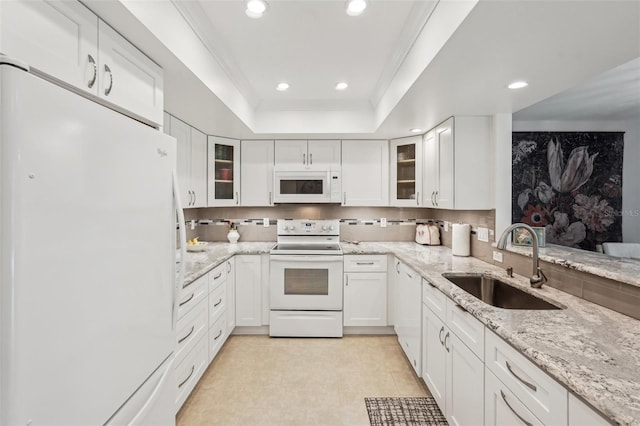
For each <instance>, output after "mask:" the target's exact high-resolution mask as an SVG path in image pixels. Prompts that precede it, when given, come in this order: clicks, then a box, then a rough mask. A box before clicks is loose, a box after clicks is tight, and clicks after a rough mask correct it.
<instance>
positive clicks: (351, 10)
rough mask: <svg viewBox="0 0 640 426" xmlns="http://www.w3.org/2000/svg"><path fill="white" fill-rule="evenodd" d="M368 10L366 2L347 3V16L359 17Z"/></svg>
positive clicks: (353, 1)
mask: <svg viewBox="0 0 640 426" xmlns="http://www.w3.org/2000/svg"><path fill="white" fill-rule="evenodd" d="M366 8H367V2H366V0H349V1H347V15H349V16H358V15H360V14H361V13H362V12H364V10H365V9H366Z"/></svg>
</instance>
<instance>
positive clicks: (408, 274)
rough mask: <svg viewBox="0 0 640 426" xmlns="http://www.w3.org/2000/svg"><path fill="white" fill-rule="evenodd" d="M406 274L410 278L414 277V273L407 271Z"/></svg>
mask: <svg viewBox="0 0 640 426" xmlns="http://www.w3.org/2000/svg"><path fill="white" fill-rule="evenodd" d="M405 274H407V276H408V277H409V278H411V279H413V275H411V274H410V273H408V272H405Z"/></svg>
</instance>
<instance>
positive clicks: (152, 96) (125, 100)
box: [98, 21, 164, 124]
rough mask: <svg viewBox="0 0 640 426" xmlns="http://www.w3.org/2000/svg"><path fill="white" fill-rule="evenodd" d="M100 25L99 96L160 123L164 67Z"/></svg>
mask: <svg viewBox="0 0 640 426" xmlns="http://www.w3.org/2000/svg"><path fill="white" fill-rule="evenodd" d="M98 28H99V33H98V34H99V39H98V42H99V47H100V55H99V59H98V96H100V97H102V98H104V99H106V100H108V101H109V102H111V103H114V104H116V105H117V106H120V107H122V108H124V109H126V110H128V111H131V112H133V113H135V114H137V115H140V116H141V117H142V118H146V119H148V120H151V121H152V122H153V123H156V124H161V123H162V110H163V106H164V96H163V87H164V79H163V74H162V69H161V68H160V67H159V66H158V65H156V64H155V63H154V62H153V61H152V60H151V59H149V58H147V57H146V56H145V55H144V54H142V52H140V51H139V50H138V49H136V48H135V46H133V45H132V44H131V43H129V42H128V41H127V40H126V39H125V38H124V37H122V36H121V35H120V34H118V33H117V32H115V30H114V29H113V28H111V27H110V26H108V25H107V24H105V23H104V22H102V21H99V23H98Z"/></svg>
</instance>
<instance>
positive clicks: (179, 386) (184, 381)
mask: <svg viewBox="0 0 640 426" xmlns="http://www.w3.org/2000/svg"><path fill="white" fill-rule="evenodd" d="M195 370H196V366H195V365H192V366H191V372H190V373H189V375H188V376H187V378H186V379H184V380H183V381H182V382H180V384H179V385H178V389H180V388H181V387H183V386H184V384H185V383H187V382H188V381H189V379H190V378H191V376H192V375H193V372H194V371H195Z"/></svg>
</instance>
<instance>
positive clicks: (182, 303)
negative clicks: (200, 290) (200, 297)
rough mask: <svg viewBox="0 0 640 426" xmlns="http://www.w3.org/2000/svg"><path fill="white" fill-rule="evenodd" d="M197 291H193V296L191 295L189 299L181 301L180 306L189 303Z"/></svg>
mask: <svg viewBox="0 0 640 426" xmlns="http://www.w3.org/2000/svg"><path fill="white" fill-rule="evenodd" d="M195 295H196V294H195V293H191V296H189V298H188V299H187V300H185V301H184V302H180V306H182V305H184V304H186V303H189V302H190V301H191V299H193V296H195Z"/></svg>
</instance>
